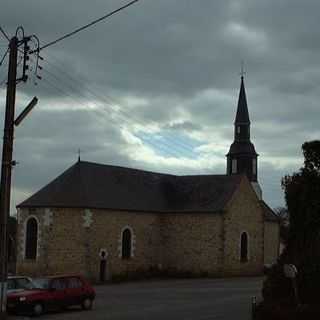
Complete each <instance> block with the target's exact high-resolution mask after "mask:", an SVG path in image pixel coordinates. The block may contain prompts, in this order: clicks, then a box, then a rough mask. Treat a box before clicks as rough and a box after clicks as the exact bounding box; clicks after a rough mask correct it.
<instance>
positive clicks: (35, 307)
mask: <svg viewBox="0 0 320 320" xmlns="http://www.w3.org/2000/svg"><path fill="white" fill-rule="evenodd" d="M42 313H43V305H42V304H41V303H36V304H34V305H33V314H34V315H35V316H40V315H41V314H42Z"/></svg>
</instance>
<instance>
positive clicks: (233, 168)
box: [231, 159, 237, 173]
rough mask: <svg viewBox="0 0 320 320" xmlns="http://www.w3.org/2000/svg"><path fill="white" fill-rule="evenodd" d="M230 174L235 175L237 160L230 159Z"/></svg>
mask: <svg viewBox="0 0 320 320" xmlns="http://www.w3.org/2000/svg"><path fill="white" fill-rule="evenodd" d="M231 170H232V171H231V173H237V159H232V168H231Z"/></svg>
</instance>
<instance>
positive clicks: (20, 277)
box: [8, 276, 31, 280]
mask: <svg viewBox="0 0 320 320" xmlns="http://www.w3.org/2000/svg"><path fill="white" fill-rule="evenodd" d="M9 279H29V280H31V278H30V277H27V276H8V280H9Z"/></svg>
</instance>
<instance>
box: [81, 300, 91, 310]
mask: <svg viewBox="0 0 320 320" xmlns="http://www.w3.org/2000/svg"><path fill="white" fill-rule="evenodd" d="M81 307H82V309H83V310H90V309H92V300H91V299H89V298H85V299H84V300H83V301H82V303H81Z"/></svg>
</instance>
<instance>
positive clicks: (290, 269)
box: [283, 264, 298, 279]
mask: <svg viewBox="0 0 320 320" xmlns="http://www.w3.org/2000/svg"><path fill="white" fill-rule="evenodd" d="M283 272H284V274H285V276H286V277H287V278H290V279H294V278H295V277H296V276H297V273H298V270H297V268H296V266H295V265H294V264H285V265H284V266H283Z"/></svg>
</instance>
